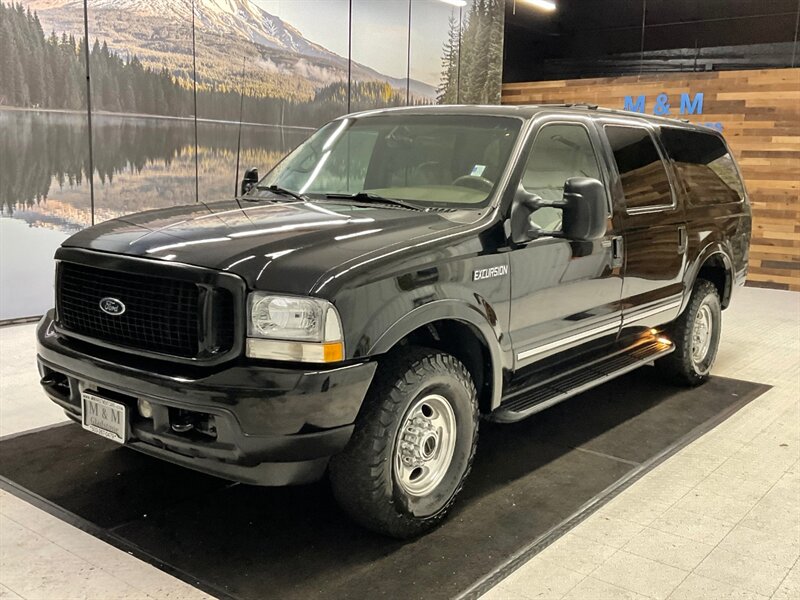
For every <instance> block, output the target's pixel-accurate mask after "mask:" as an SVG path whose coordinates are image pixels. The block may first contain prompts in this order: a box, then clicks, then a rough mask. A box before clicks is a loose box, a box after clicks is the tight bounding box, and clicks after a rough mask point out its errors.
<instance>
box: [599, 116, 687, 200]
mask: <svg viewBox="0 0 800 600" xmlns="http://www.w3.org/2000/svg"><path fill="white" fill-rule="evenodd" d="M605 130H606V135H607V136H608V141H609V142H610V143H611V149H612V151H613V152H614V160H615V161H616V163H617V170H618V171H619V175H620V181H621V183H622V190H623V192H624V193H625V204H626V206H627V208H628V210H630V209H632V208H642V207H649V206H667V205H671V204H672V191H671V188H670V183H669V176H668V175H667V172H666V169H665V168H664V163H663V161H662V160H661V157H660V156H659V154H658V150H657V149H656V146H655V143H654V142H653V138H652V137H651V136H650V133H649V132H648V131H647V130H646V129H642V128H640V127H620V126H617V125H608V126H606V128H605Z"/></svg>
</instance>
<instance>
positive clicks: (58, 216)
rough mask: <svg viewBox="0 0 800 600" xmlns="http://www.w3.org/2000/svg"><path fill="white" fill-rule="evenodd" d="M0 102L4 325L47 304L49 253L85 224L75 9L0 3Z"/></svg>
mask: <svg viewBox="0 0 800 600" xmlns="http://www.w3.org/2000/svg"><path fill="white" fill-rule="evenodd" d="M29 11H30V12H29ZM0 104H1V105H2V106H0V320H5V319H15V318H20V317H31V316H36V315H41V314H43V313H44V312H45V311H47V310H48V309H49V308H51V307H52V306H53V303H54V302H53V298H54V296H53V278H54V266H55V263H54V261H53V254H54V253H55V251H56V249H57V248H58V246H59V245H61V243H62V242H63V241H64V240H65V239H66V238H67V237H69V236H70V235H71V234H72V233H75V232H77V231H79V230H80V229H82V228H84V227H87V226H89V225H90V224H91V221H92V214H91V198H90V195H89V177H90V170H89V138H88V125H87V122H88V113H87V109H86V65H85V51H84V45H83V9H82V7H80V8H76V7H75V6H72V5H70V7H69V8H66V7H64V6H62V3H43V2H28V1H23V2H22V3H21V4H18V3H16V2H15V3H13V4H11V3H6V2H0Z"/></svg>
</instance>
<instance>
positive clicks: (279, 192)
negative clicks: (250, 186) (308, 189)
mask: <svg viewBox="0 0 800 600" xmlns="http://www.w3.org/2000/svg"><path fill="white" fill-rule="evenodd" d="M256 189H257V190H258V191H260V192H272V193H273V194H275V195H276V196H288V197H289V198H294V199H295V200H299V201H300V202H310V199H309V198H307V197H306V196H303V195H302V194H298V193H296V192H293V191H292V190H287V189H286V188H282V187H280V186H277V185H257V186H256ZM243 199H244V200H250V201H253V202H255V201H256V200H258V199H259V198H258V196H250V197H244V198H243Z"/></svg>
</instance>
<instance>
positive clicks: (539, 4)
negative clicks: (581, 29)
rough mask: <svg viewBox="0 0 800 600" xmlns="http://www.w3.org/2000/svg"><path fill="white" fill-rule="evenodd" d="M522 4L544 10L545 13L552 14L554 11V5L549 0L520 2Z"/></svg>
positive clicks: (524, 0) (525, 0)
mask: <svg viewBox="0 0 800 600" xmlns="http://www.w3.org/2000/svg"><path fill="white" fill-rule="evenodd" d="M522 2H524V3H525V4H530V5H532V6H535V7H536V8H540V9H542V10H546V11H547V12H553V11H554V10H555V9H556V3H555V2H552V1H551V0H522Z"/></svg>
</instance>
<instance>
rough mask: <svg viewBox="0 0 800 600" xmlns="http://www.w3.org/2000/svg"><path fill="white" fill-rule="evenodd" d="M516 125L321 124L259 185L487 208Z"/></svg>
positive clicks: (398, 118)
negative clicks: (362, 193)
mask: <svg viewBox="0 0 800 600" xmlns="http://www.w3.org/2000/svg"><path fill="white" fill-rule="evenodd" d="M520 125H521V121H519V120H517V119H508V118H498V117H469V116H443V115H427V116H423V115H393V116H374V117H364V118H359V119H349V120H343V121H338V122H334V123H331V124H329V125H326V126H325V127H324V128H323V129H321V130H320V131H319V132H317V133H316V134H314V135H313V136H312V137H311V138H310V139H309V140H308V141H306V142H305V143H303V144H302V145H301V146H299V147H298V148H297V149H296V150H295V151H294V152H293V153H292V154H291V155H289V157H288V158H287V159H286V160H285V161H283V162H282V163H280V164H279V165H278V167H276V168H275V169H274V170H273V171H272V172H271V173H269V174H268V175H267V177H265V178H264V180H263V181H262V182H261V183H262V185H278V186H280V187H283V188H287V189H290V190H292V191H295V192H298V193H302V194H311V195H319V196H324V195H325V194H331V193H338V194H341V193H347V194H352V193H357V192H361V191H364V192H367V193H371V194H375V195H379V196H385V197H389V198H399V199H403V200H409V201H412V202H414V203H416V204H425V205H427V204H441V205H444V206H463V207H476V206H480V205H483V204H485V201H486V200H487V199H488V198H489V196H490V194H491V193H492V191H493V190H494V187H495V185H496V183H497V181H498V179H499V177H500V175H501V174H502V173H503V171H504V169H505V167H506V164H507V162H508V157H509V154H510V153H511V148H512V146H513V144H514V140H515V139H516V136H517V133H518V131H519V128H520Z"/></svg>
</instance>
